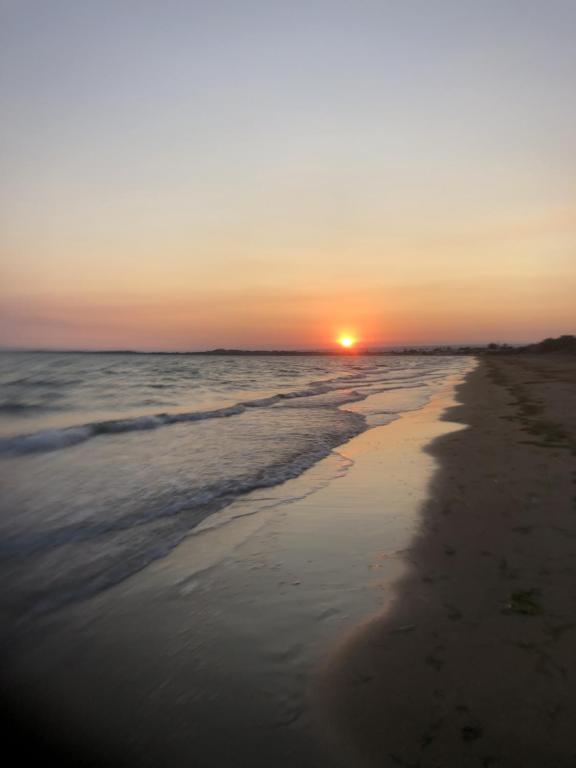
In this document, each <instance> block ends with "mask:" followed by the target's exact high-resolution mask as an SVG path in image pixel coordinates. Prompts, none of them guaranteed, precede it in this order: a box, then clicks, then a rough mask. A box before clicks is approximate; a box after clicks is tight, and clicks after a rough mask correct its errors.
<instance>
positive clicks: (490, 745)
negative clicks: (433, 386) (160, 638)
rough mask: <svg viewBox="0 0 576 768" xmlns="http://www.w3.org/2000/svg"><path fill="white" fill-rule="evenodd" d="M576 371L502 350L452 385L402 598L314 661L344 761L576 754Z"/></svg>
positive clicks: (411, 767)
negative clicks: (320, 663) (454, 393)
mask: <svg viewBox="0 0 576 768" xmlns="http://www.w3.org/2000/svg"><path fill="white" fill-rule="evenodd" d="M575 383H576V360H575V359H574V358H573V357H572V358H567V357H561V356H545V355H541V356H510V357H500V358H492V359H488V360H485V361H483V362H482V363H481V365H480V366H479V367H478V369H477V370H476V371H475V372H474V373H472V374H471V375H470V377H469V378H468V380H467V381H466V383H465V384H464V385H463V386H462V387H461V388H460V392H459V397H460V399H461V401H462V405H460V406H459V407H457V408H455V409H452V410H451V411H449V412H448V414H447V418H449V419H451V420H455V419H456V420H459V421H462V422H464V423H465V424H468V425H470V427H469V428H468V429H466V430H464V431H460V432H455V433H451V434H448V435H446V436H444V437H442V438H440V439H438V440H436V441H435V442H434V443H433V444H432V445H431V446H430V448H429V450H430V453H431V454H432V455H433V456H434V457H435V458H436V459H437V460H438V461H439V462H440V467H439V470H438V471H437V473H436V474H435V476H434V479H433V482H432V485H431V489H430V498H429V501H428V503H427V504H426V506H425V508H424V511H423V516H422V524H421V530H420V532H419V534H418V536H417V538H416V539H415V541H414V542H413V544H412V545H411V547H410V555H409V559H410V562H411V566H410V570H409V572H408V573H407V575H406V576H405V577H404V578H403V579H402V581H401V582H400V583H399V585H398V591H397V595H396V600H395V605H394V607H393V608H392V609H391V610H390V611H388V612H386V613H385V614H383V615H382V616H380V617H377V618H375V619H373V620H371V621H368V622H366V623H365V624H364V625H363V626H360V627H357V628H354V629H353V631H352V632H350V633H349V635H348V636H347V637H346V638H345V639H344V640H343V641H342V642H341V643H340V644H339V645H338V646H337V647H336V648H335V649H334V651H333V653H332V654H331V656H330V658H329V659H328V660H327V662H326V664H325V667H324V670H323V673H322V679H321V683H320V691H321V692H320V694H319V697H318V698H319V704H318V706H319V710H320V711H321V712H322V717H324V718H326V721H327V722H329V723H330V727H331V729H332V737H333V740H334V744H335V745H337V746H338V748H339V749H340V750H342V751H344V752H345V753H346V755H347V758H348V760H349V761H350V764H351V765H366V766H404V767H405V768H437V767H438V768H439V767H440V766H443V767H444V768H446V767H448V766H449V767H450V768H452V767H454V768H467V767H468V766H470V768H472V766H474V768H476V767H477V768H489V767H492V766H494V768H504V767H505V768H531V767H532V766H534V768H536V767H537V768H569V767H573V766H574V765H576V734H575V733H574V720H575V717H576V654H575V653H574V649H575V647H576V646H575V643H576V493H575V492H576V485H575V482H576V461H575V458H574V457H575V455H576V387H575V386H574V385H575ZM327 713H328V715H327Z"/></svg>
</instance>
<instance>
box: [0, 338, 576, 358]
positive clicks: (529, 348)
mask: <svg viewBox="0 0 576 768" xmlns="http://www.w3.org/2000/svg"><path fill="white" fill-rule="evenodd" d="M0 352H10V353H14V352H16V353H22V354H31V353H35V354H36V353H44V354H58V355H64V354H74V355H80V354H81V355H180V356H185V357H186V356H215V357H341V356H351V357H358V356H365V357H369V356H373V357H378V356H386V355H411V356H413V355H485V354H488V355H492V354H519V353H525V352H532V353H549V352H565V353H566V352H567V353H572V354H576V336H574V335H567V334H566V335H562V336H558V337H556V338H549V339H544V340H543V341H540V342H538V343H535V344H496V343H494V342H492V343H490V344H460V345H459V344H444V345H417V346H405V345H397V346H394V347H366V348H363V349H362V348H356V349H352V350H340V349H234V348H232V349H228V348H217V349H206V350H201V351H175V352H169V351H160V350H158V351H142V350H135V349H22V348H9V347H4V348H2V349H0Z"/></svg>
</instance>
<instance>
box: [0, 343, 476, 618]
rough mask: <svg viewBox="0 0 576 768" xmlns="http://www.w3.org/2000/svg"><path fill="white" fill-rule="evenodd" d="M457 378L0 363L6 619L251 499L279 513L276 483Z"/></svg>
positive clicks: (158, 550)
mask: <svg viewBox="0 0 576 768" xmlns="http://www.w3.org/2000/svg"><path fill="white" fill-rule="evenodd" d="M466 365H467V361H466V359H464V358H460V357H432V356H418V357H416V356H415V357H410V356H379V357H375V356H372V357H368V356H366V357H363V356H357V355H334V356H321V357H319V356H295V357H292V356H266V357H251V356H246V357H242V356H216V355H170V354H158V355H155V354H131V353H126V354H124V353H114V354H112V353H111V354H105V353H102V354H89V353H65V354H63V353H59V354H57V353H23V352H20V353H8V352H6V353H3V354H2V355H1V356H0V482H1V486H2V491H1V499H0V541H1V544H0V547H1V550H0V554H1V557H2V566H1V569H0V574H1V575H2V578H3V584H4V590H3V593H4V595H3V602H4V606H3V614H4V617H5V619H7V620H8V621H19V620H20V619H22V618H25V617H26V616H29V615H34V614H36V613H38V612H45V611H50V610H54V609H55V608H58V607H59V606H61V605H63V604H64V603H66V602H68V601H70V600H78V599H82V598H84V597H87V596H89V595H93V594H94V593H96V592H98V591H99V590H101V589H104V588H106V587H108V586H110V585H111V584H114V583H117V582H118V581H120V580H122V579H124V578H126V577H128V576H130V575H131V574H133V573H135V572H136V571H138V570H139V569H141V568H143V567H145V566H146V565H147V564H148V563H150V562H151V561H153V560H155V559H157V558H159V557H162V556H164V555H165V554H166V553H168V552H169V551H170V550H171V549H172V548H174V547H175V546H176V545H177V544H178V543H179V542H180V541H182V539H183V538H185V537H186V536H188V535H190V534H191V533H192V532H193V531H194V529H195V527H196V526H198V525H199V523H201V522H202V521H205V520H206V519H207V518H208V516H209V515H211V514H213V513H214V512H215V511H217V510H221V509H222V508H223V507H225V506H227V505H230V504H232V503H234V502H236V503H237V502H238V500H239V499H241V498H242V497H245V496H246V494H249V493H250V492H254V490H255V489H262V488H274V494H273V499H274V504H279V503H282V493H283V490H282V484H283V483H284V482H285V481H286V480H288V479H290V478H294V477H296V476H298V475H299V474H301V473H303V472H305V471H306V470H307V469H309V468H310V467H312V466H313V465H314V464H315V463H316V462H318V461H319V460H320V459H323V458H325V457H327V456H328V455H329V454H331V453H332V454H334V453H336V452H337V448H338V446H339V445H342V444H343V443H345V442H346V441H347V440H349V439H350V438H351V437H353V436H354V435H357V434H359V433H360V432H362V431H363V430H365V429H368V428H370V427H371V426H374V425H382V424H386V423H387V422H389V421H391V420H393V419H394V418H397V417H398V415H399V414H400V413H402V412H403V411H406V410H413V409H415V408H419V407H421V406H422V405H424V404H425V403H426V402H427V401H428V400H429V398H430V397H431V395H432V394H433V392H434V391H435V390H436V389H437V388H438V386H440V385H441V384H442V382H443V381H444V380H445V379H446V377H447V376H448V375H450V374H455V373H458V372H459V371H461V370H463V369H464V368H465V366H466ZM327 466H329V467H330V468H332V467H333V471H334V472H335V473H336V472H337V471H339V469H340V470H342V465H338V463H337V462H334V463H330V462H328V464H327ZM330 471H332V469H330Z"/></svg>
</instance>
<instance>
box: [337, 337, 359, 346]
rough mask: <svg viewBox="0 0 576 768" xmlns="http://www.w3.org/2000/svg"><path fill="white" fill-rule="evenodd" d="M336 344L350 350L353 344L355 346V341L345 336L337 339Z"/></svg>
mask: <svg viewBox="0 0 576 768" xmlns="http://www.w3.org/2000/svg"><path fill="white" fill-rule="evenodd" d="M338 344H340V346H341V347H344V349H351V348H352V347H353V346H354V344H356V339H355V338H354V337H353V336H348V335H347V334H345V335H343V336H340V338H339V339H338Z"/></svg>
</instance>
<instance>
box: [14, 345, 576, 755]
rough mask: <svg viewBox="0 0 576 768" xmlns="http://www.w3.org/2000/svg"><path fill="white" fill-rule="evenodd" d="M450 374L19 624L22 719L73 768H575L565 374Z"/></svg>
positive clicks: (522, 367) (575, 525)
mask: <svg viewBox="0 0 576 768" xmlns="http://www.w3.org/2000/svg"><path fill="white" fill-rule="evenodd" d="M468 369H469V373H468V374H467V375H466V377H465V379H464V380H463V374H462V373H457V374H456V373H455V374H453V375H451V376H448V377H447V378H446V379H445V380H444V381H443V383H442V385H441V386H440V387H439V388H438V389H437V391H436V392H435V393H434V395H433V397H432V398H431V399H430V400H429V402H428V403H427V404H425V405H424V406H423V407H421V408H416V409H414V410H408V411H405V412H402V413H401V414H400V416H399V418H397V419H396V420H395V421H393V422H392V423H388V424H385V425H383V426H375V427H374V428H372V429H370V430H368V431H366V432H363V433H361V434H359V435H357V436H355V437H353V438H352V439H351V440H349V441H348V442H346V443H344V444H343V445H340V446H339V447H338V448H337V449H336V451H334V452H333V453H332V454H330V455H328V456H327V457H326V458H324V459H322V460H321V461H320V462H318V463H317V464H315V465H314V466H313V467H311V468H310V469H308V470H307V471H306V472H304V473H303V474H302V475H300V476H299V477H296V478H293V479H289V480H288V481H287V482H286V483H284V484H283V486H282V503H281V504H277V505H275V506H274V505H271V504H270V496H269V494H272V495H273V493H274V490H273V489H270V490H266V491H265V492H264V491H262V490H260V491H255V492H253V493H252V494H248V495H247V496H244V497H242V498H240V499H238V500H237V502H235V504H233V505H230V506H229V507H227V508H225V509H222V510H220V511H217V512H215V513H214V514H212V515H211V516H210V517H208V518H206V520H205V521H204V522H203V523H201V524H200V526H198V527H197V528H196V529H195V531H194V535H192V536H188V537H187V538H186V539H184V540H183V541H182V543H180V544H179V545H178V546H177V547H175V548H174V549H172V551H171V552H170V553H169V554H167V556H166V557H163V558H160V559H157V560H155V561H154V562H152V563H151V564H149V565H148V566H147V567H145V568H143V569H142V570H140V571H139V572H137V573H135V574H134V575H132V576H131V577H130V578H127V579H125V580H124V581H122V582H121V583H119V584H116V585H115V586H111V587H110V588H108V589H106V590H104V591H102V592H100V593H99V594H97V595H95V596H94V597H92V598H90V599H86V600H82V601H76V602H73V603H70V604H68V605H66V606H64V607H62V608H60V610H58V611H55V612H53V613H51V614H49V615H46V616H44V617H39V618H37V619H35V621H34V622H33V623H32V625H31V626H30V627H29V628H28V630H27V631H26V632H25V633H24V634H23V635H22V636H21V637H19V639H18V642H17V643H9V644H8V647H7V651H6V653H5V654H4V656H5V660H6V662H7V663H6V665H5V674H4V678H5V690H6V692H7V693H6V695H7V697H8V699H9V700H10V701H12V702H17V704H18V706H17V708H16V709H15V710H14V711H15V712H16V713H17V715H18V717H20V719H21V720H23V719H24V720H25V722H26V723H27V724H28V728H29V730H30V731H31V732H33V733H34V735H35V737H38V738H41V739H44V740H47V742H48V743H49V744H50V745H51V747H54V748H56V749H58V750H63V752H62V754H63V755H64V756H70V755H72V758H73V762H74V763H75V764H78V763H81V764H87V765H127V766H132V765H138V766H157V765H163V766H174V768H176V766H184V765H187V766H189V765H193V766H199V767H201V768H215V767H216V766H238V767H239V768H243V767H244V766H246V768H248V766H271V765H274V766H293V765H298V766H310V768H312V766H318V767H319V768H322V767H323V766H326V767H327V768H337V767H339V766H342V767H343V766H364V765H366V766H376V765H377V766H391V768H392V766H397V765H399V766H407V767H408V766H410V767H412V768H416V766H418V768H428V767H430V768H432V767H434V768H436V767H437V766H438V767H439V766H444V767H445V766H454V767H455V768H456V767H458V768H465V767H466V766H474V767H476V766H478V768H485V767H486V768H487V767H489V766H496V767H497V768H500V767H502V768H505V767H509V768H516V767H518V768H520V766H522V768H526V767H527V766H539V768H542V767H543V766H544V767H546V768H548V766H549V767H550V768H553V767H554V768H564V766H566V768H568V767H569V766H573V765H574V764H575V762H576V748H574V746H573V743H574V742H573V737H572V734H571V728H572V725H571V724H572V719H573V715H574V712H576V692H575V691H576V688H575V686H574V681H575V672H576V669H575V665H576V662H575V661H574V659H573V652H572V649H573V643H574V632H575V631H576V621H575V620H574V615H575V608H576V605H575V602H576V598H575V597H574V592H573V585H574V583H575V580H574V577H575V575H576V562H575V558H574V554H575V552H576V550H575V549H574V547H575V546H576V543H575V542H576V508H575V505H574V490H575V489H574V481H575V475H574V469H575V466H574V456H573V449H574V435H575V427H576V425H575V424H574V421H571V419H573V418H574V413H575V410H574V377H575V371H576V365H575V363H574V360H573V358H568V357H563V356H554V355H550V356H546V355H538V356H529V355H516V356H514V355H510V356H504V355H502V356H493V357H490V358H486V359H482V360H480V361H478V362H475V361H473V360H470V365H469V366H468ZM374 397H376V398H377V397H378V395H375V396H374ZM348 407H349V408H350V409H351V410H352V411H353V410H354V408H355V407H360V406H359V405H358V404H356V403H352V404H350V405H349V406H348Z"/></svg>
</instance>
